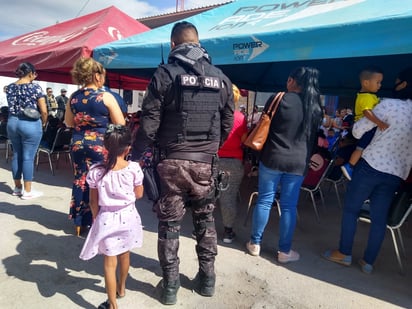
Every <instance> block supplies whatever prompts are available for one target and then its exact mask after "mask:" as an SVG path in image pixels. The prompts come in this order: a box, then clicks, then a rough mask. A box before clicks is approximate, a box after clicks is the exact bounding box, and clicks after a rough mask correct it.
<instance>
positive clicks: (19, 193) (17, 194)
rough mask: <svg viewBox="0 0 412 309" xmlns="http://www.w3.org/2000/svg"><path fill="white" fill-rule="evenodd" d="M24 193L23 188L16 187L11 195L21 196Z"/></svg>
mask: <svg viewBox="0 0 412 309" xmlns="http://www.w3.org/2000/svg"><path fill="white" fill-rule="evenodd" d="M22 194H23V188H17V187H14V189H13V192H12V193H11V195H13V196H21V195H22Z"/></svg>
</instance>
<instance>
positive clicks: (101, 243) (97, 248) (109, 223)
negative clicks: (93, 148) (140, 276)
mask: <svg viewBox="0 0 412 309" xmlns="http://www.w3.org/2000/svg"><path fill="white" fill-rule="evenodd" d="M130 143H131V134H130V131H129V130H128V128H127V127H125V126H121V125H113V124H109V125H108V127H107V131H106V133H105V136H104V147H105V148H106V149H107V151H108V155H107V159H106V160H105V161H104V162H102V163H97V164H94V165H92V166H91V168H90V170H89V172H88V174H87V182H88V183H89V186H90V208H91V211H92V216H93V220H94V223H93V225H92V227H91V229H90V231H89V234H88V236H87V239H86V241H85V243H84V245H83V249H82V251H81V253H80V258H81V259H83V260H89V259H91V258H93V257H94V256H96V255H97V254H103V255H104V279H105V284H106V292H107V296H108V300H107V301H105V302H104V303H102V304H101V305H100V306H99V307H98V308H99V309H105V308H107V309H116V308H117V302H116V297H117V298H121V297H124V296H125V293H126V278H127V275H128V272H129V266H130V250H131V249H133V248H136V247H141V246H142V238H143V231H142V224H141V219H140V216H139V213H138V212H137V210H136V207H135V200H136V199H140V198H141V197H142V196H143V185H142V183H143V172H142V170H141V168H140V165H139V163H136V162H132V161H126V160H125V157H126V156H127V155H128V153H129V150H130ZM117 262H119V264H120V265H119V266H120V267H119V268H120V269H119V278H118V280H116V268H117Z"/></svg>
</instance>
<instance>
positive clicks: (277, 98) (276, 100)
mask: <svg viewBox="0 0 412 309" xmlns="http://www.w3.org/2000/svg"><path fill="white" fill-rule="evenodd" d="M284 94H285V92H283V91H280V92H278V93H277V94H276V95H275V97H274V98H273V101H272V103H270V106H269V108H268V111H267V114H268V115H270V119H272V118H273V115H274V114H275V113H276V111H277V109H278V107H279V103H280V101H282V98H283V95H284Z"/></svg>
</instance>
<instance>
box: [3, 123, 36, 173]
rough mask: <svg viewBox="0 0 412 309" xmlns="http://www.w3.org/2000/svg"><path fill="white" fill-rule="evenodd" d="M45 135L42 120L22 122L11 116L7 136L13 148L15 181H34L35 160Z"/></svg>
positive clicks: (12, 165)
mask: <svg viewBox="0 0 412 309" xmlns="http://www.w3.org/2000/svg"><path fill="white" fill-rule="evenodd" d="M42 135H43V131H42V127H41V120H40V119H39V120H36V121H30V120H21V119H19V118H17V117H15V116H10V117H9V119H8V121H7V136H8V138H9V139H10V141H11V145H12V146H13V160H12V162H11V169H12V173H13V179H14V180H20V179H21V176H22V174H23V180H24V181H32V180H33V170H34V158H35V156H36V152H37V148H39V144H40V140H41V137H42Z"/></svg>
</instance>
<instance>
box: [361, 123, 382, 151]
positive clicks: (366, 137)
mask: <svg viewBox="0 0 412 309" xmlns="http://www.w3.org/2000/svg"><path fill="white" fill-rule="evenodd" d="M376 129H377V127H374V128H373V129H370V130H369V131H368V132H365V133H363V135H362V137H361V138H360V139H359V140H358V143H357V145H356V148H357V149H362V150H363V149H365V148H366V147H367V146H368V145H369V143H370V142H371V140H372V138H373V137H374V136H375V132H376Z"/></svg>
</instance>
